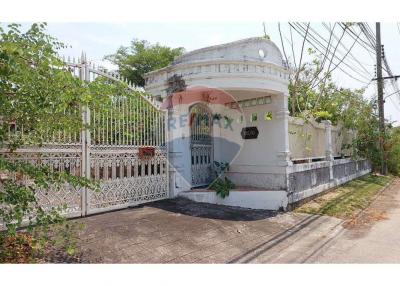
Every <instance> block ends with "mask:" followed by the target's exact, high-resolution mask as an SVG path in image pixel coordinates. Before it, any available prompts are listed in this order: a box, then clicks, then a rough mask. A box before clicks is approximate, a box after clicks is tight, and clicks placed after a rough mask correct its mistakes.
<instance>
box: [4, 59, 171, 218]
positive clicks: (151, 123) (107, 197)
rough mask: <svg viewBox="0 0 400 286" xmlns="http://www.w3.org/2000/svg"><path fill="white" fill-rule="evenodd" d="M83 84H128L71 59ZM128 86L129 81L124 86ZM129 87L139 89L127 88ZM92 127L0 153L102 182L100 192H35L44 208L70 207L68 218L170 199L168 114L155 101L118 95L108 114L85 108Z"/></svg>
mask: <svg viewBox="0 0 400 286" xmlns="http://www.w3.org/2000/svg"><path fill="white" fill-rule="evenodd" d="M66 63H67V65H68V66H69V67H70V69H71V72H72V73H74V74H75V75H76V76H79V77H80V78H81V80H86V81H91V80H94V79H96V78H97V77H99V76H101V77H105V78H107V79H108V80H112V81H120V82H125V80H124V79H122V78H121V77H120V76H118V75H114V74H109V73H106V72H104V71H102V70H101V69H98V68H97V69H96V68H95V66H92V65H90V64H89V63H88V62H87V61H86V59H85V57H84V56H82V59H81V60H78V61H77V62H76V63H75V61H72V62H70V61H67V62H66ZM126 83H127V82H126ZM128 88H130V89H136V88H135V87H134V86H132V85H130V84H128ZM76 112H80V111H76ZM81 112H82V120H83V123H85V125H86V124H87V125H88V126H90V128H87V129H85V130H82V132H81V134H68V133H67V132H65V131H64V132H63V131H60V132H58V133H57V134H51V136H50V137H49V140H47V141H48V142H46V144H45V147H41V148H33V147H26V148H21V149H19V150H17V151H14V152H13V153H8V152H7V151H5V150H2V151H0V153H1V155H2V156H6V157H7V158H8V159H9V160H25V161H29V162H31V163H34V164H41V165H47V166H49V167H50V168H51V169H52V170H58V171H66V172H68V173H70V174H73V175H76V176H82V177H86V178H91V179H95V180H98V181H99V182H100V189H101V190H100V192H96V191H93V190H89V189H85V188H83V189H74V188H72V187H71V186H68V185H66V186H64V187H63V188H62V189H61V190H58V191H55V190H40V191H38V192H37V193H36V195H37V197H38V198H39V201H40V203H41V204H42V205H43V206H44V208H45V209H46V208H48V209H50V208H51V207H56V206H60V205H66V206H67V209H66V213H65V214H66V215H67V216H69V217H74V216H84V215H87V214H93V213H98V212H103V211H108V210H113V209H120V208H125V207H128V206H132V205H137V204H140V203H145V202H150V201H155V200H160V199H164V198H168V196H169V189H168V163H167V154H168V152H167V138H166V135H167V132H166V127H165V126H166V122H167V118H166V116H167V113H166V112H164V111H162V110H161V109H160V107H159V105H158V104H157V103H156V102H155V101H153V99H152V98H151V97H146V96H141V95H140V96H136V97H128V96H116V97H113V98H110V102H109V108H108V109H107V110H102V109H100V110H96V109H93V110H91V109H90V108H89V107H84V108H83V109H82V111H81Z"/></svg>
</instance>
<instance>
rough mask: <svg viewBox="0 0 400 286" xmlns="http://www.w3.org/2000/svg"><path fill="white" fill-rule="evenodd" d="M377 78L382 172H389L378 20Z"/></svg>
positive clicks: (383, 173)
mask: <svg viewBox="0 0 400 286" xmlns="http://www.w3.org/2000/svg"><path fill="white" fill-rule="evenodd" d="M376 79H377V83H378V84H377V86H378V112H379V135H380V136H379V147H380V153H381V154H380V155H381V174H382V175H386V174H387V164H386V156H385V150H384V146H385V111H384V100H383V78H382V44H381V23H380V22H376Z"/></svg>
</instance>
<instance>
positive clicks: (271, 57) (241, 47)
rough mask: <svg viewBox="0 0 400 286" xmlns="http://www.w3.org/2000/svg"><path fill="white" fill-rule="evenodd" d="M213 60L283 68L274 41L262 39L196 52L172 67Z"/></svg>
mask: <svg viewBox="0 0 400 286" xmlns="http://www.w3.org/2000/svg"><path fill="white" fill-rule="evenodd" d="M213 60H215V61H220V60H226V61H257V62H268V63H274V64H276V65H279V66H283V60H282V54H281V52H280V50H279V48H278V47H277V46H276V45H275V44H274V43H273V42H272V41H270V40H267V39H264V38H261V37H256V38H248V39H243V40H239V41H235V42H231V43H227V44H222V45H215V46H210V47H206V48H202V49H198V50H194V51H192V52H188V53H186V54H183V55H182V56H180V57H178V58H176V59H175V61H174V62H173V64H172V65H177V64H184V63H192V62H201V61H213Z"/></svg>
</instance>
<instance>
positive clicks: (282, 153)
mask: <svg viewBox="0 0 400 286" xmlns="http://www.w3.org/2000/svg"><path fill="white" fill-rule="evenodd" d="M280 107H281V108H280V109H279V110H278V111H276V112H275V115H276V120H277V123H278V125H279V129H278V130H279V134H276V135H275V136H279V138H282V141H281V143H282V145H281V147H280V150H279V151H278V154H277V157H278V160H279V165H280V166H283V167H285V166H292V165H293V163H292V161H291V160H290V149H289V110H288V94H283V95H282V97H281V104H280Z"/></svg>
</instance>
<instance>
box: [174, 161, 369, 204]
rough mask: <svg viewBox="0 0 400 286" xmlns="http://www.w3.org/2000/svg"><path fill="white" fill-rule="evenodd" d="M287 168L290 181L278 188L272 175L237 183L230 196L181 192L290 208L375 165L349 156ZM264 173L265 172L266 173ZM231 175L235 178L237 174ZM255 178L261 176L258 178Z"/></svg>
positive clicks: (215, 200)
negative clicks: (257, 185)
mask: <svg viewBox="0 0 400 286" xmlns="http://www.w3.org/2000/svg"><path fill="white" fill-rule="evenodd" d="M286 171H287V173H286V176H287V185H286V186H285V187H283V186H282V188H281V189H274V187H275V186H274V184H273V182H274V180H273V179H272V180H271V178H269V179H267V180H261V179H260V178H258V180H259V183H262V186H260V187H261V188H254V187H246V186H243V185H242V186H237V189H235V190H231V192H230V194H229V196H228V197H226V198H224V199H222V198H220V197H219V196H217V195H216V193H215V192H214V191H211V190H208V191H205V190H191V191H188V192H181V193H180V194H179V195H180V196H183V197H185V198H188V199H190V200H193V201H196V202H203V203H212V204H221V205H227V206H238V207H244V208H253V209H267V210H279V209H284V210H287V209H290V208H291V207H292V206H293V205H295V204H296V203H299V202H301V201H303V200H305V199H307V198H310V197H312V196H315V195H317V194H319V193H321V192H324V191H326V190H329V189H331V188H334V187H337V186H339V185H341V184H344V183H346V182H348V181H351V180H353V179H356V178H357V177H360V176H363V175H365V174H368V173H370V172H371V166H370V163H369V162H368V160H365V159H362V160H353V159H350V158H347V159H339V160H332V161H322V162H314V163H304V164H297V165H293V166H289V167H287V169H286ZM229 175H232V174H229ZM237 175H238V176H240V175H243V174H237ZM261 175H264V176H265V174H261ZM275 175H277V174H275ZM281 175H282V176H285V175H284V174H281ZM229 177H230V178H233V179H234V177H231V176H229ZM253 179H254V180H257V178H253ZM271 183H272V184H271Z"/></svg>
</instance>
